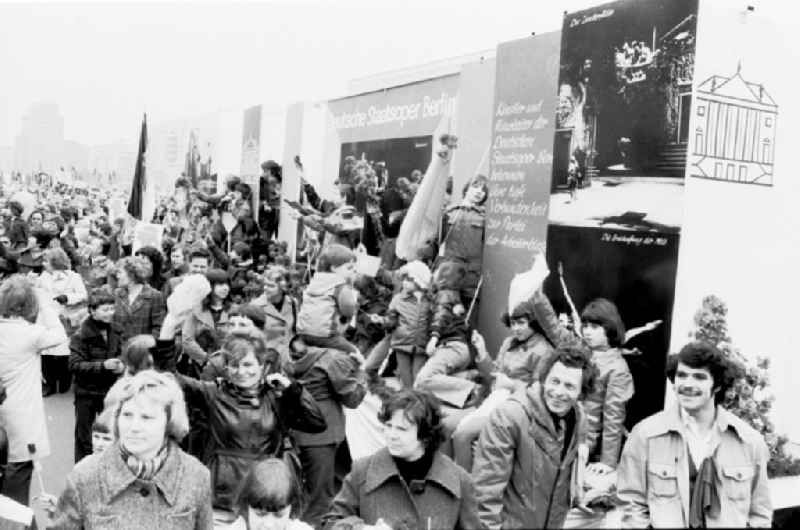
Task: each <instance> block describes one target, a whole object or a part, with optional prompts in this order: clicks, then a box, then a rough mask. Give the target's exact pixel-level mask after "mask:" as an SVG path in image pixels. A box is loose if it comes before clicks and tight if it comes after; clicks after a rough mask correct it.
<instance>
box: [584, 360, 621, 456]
mask: <svg viewBox="0 0 800 530" xmlns="http://www.w3.org/2000/svg"><path fill="white" fill-rule="evenodd" d="M592 362H593V363H594V365H595V366H596V367H597V371H598V374H597V378H596V379H595V383H594V390H593V391H592V392H591V393H589V395H588V396H586V399H585V400H584V402H583V410H584V412H585V413H586V419H587V423H588V428H587V431H586V445H587V446H588V447H589V455H590V456H589V461H590V462H595V461H596V462H602V463H604V464H606V465H607V466H610V467H612V468H616V467H617V463H618V462H619V455H620V453H621V452H622V444H623V442H624V441H625V440H624V438H625V416H626V413H627V405H628V401H629V400H630V399H631V397H633V376H632V375H631V371H630V369H628V363H627V362H626V361H625V359H624V358H623V357H622V353H620V351H619V350H618V349H616V348H611V349H609V350H606V351H595V352H594V353H592Z"/></svg>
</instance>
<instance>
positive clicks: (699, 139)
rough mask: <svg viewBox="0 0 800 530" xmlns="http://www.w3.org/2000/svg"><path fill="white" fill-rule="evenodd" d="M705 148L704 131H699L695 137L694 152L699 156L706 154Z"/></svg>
mask: <svg viewBox="0 0 800 530" xmlns="http://www.w3.org/2000/svg"><path fill="white" fill-rule="evenodd" d="M703 147H704V146H703V131H697V134H696V135H695V136H694V152H695V153H697V154H698V155H704V154H706V152H705V149H704V148H703Z"/></svg>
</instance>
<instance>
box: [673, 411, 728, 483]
mask: <svg viewBox="0 0 800 530" xmlns="http://www.w3.org/2000/svg"><path fill="white" fill-rule="evenodd" d="M678 415H679V416H680V418H681V424H682V426H683V438H684V439H685V440H686V445H687V446H688V447H689V454H690V455H691V457H692V460H693V461H694V464H695V466H697V468H698V469H699V468H700V465H701V464H702V463H703V460H705V459H706V458H707V457H709V456H711V455H713V454H714V450H715V449H716V448H717V446H718V445H719V442H720V434H721V432H722V428H721V427H720V423H719V422H718V421H717V411H716V410H715V411H714V421H713V423H712V424H711V428H710V429H709V431H708V432H707V433H706V434H703V433H701V432H700V426H699V425H698V423H697V420H696V419H695V417H694V416H692V415H691V414H689V413H688V412H686V411H685V410H683V408H681V407H678Z"/></svg>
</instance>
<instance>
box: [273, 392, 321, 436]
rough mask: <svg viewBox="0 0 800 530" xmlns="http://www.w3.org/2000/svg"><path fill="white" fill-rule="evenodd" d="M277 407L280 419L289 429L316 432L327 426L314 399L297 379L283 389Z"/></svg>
mask: <svg viewBox="0 0 800 530" xmlns="http://www.w3.org/2000/svg"><path fill="white" fill-rule="evenodd" d="M278 408H279V409H280V410H279V412H278V413H279V415H280V417H281V419H282V420H283V421H284V422H285V423H286V426H287V427H288V428H290V429H295V430H298V431H302V432H308V433H314V434H316V433H320V432H323V431H324V430H325V429H327V428H328V424H327V422H326V421H325V416H323V414H322V411H321V410H320V409H319V405H317V402H316V400H315V399H314V397H313V396H312V395H311V394H310V393H309V392H308V390H306V389H305V388H303V385H301V384H300V383H298V382H297V381H294V382H293V383H292V384H291V386H289V388H287V389H285V390H284V391H283V393H282V394H281V397H280V398H279V400H278Z"/></svg>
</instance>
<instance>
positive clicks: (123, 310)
mask: <svg viewBox="0 0 800 530" xmlns="http://www.w3.org/2000/svg"><path fill="white" fill-rule="evenodd" d="M115 296H116V299H117V302H116V305H115V307H114V317H113V318H112V319H111V333H110V334H109V341H108V342H109V347H110V348H111V356H112V357H119V355H120V354H121V353H122V347H123V346H124V345H125V342H126V341H127V340H128V339H129V338H131V337H135V336H136V335H142V334H144V335H153V336H154V337H158V334H159V332H160V331H161V323H162V322H163V321H164V317H165V316H166V313H167V304H166V301H165V300H164V295H162V294H161V292H159V291H156V290H155V289H153V288H152V287H150V286H149V285H145V286H144V287H143V288H142V292H140V293H139V296H137V297H136V299H135V300H134V301H133V303H132V304H129V303H128V294H127V291H125V289H118V290H117V292H116V293H115Z"/></svg>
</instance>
